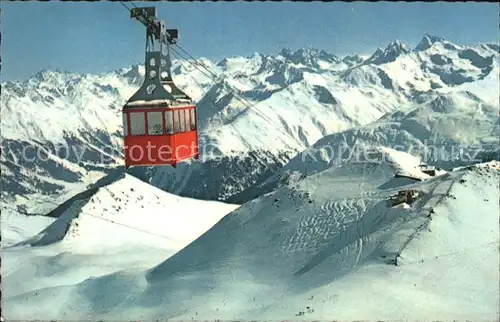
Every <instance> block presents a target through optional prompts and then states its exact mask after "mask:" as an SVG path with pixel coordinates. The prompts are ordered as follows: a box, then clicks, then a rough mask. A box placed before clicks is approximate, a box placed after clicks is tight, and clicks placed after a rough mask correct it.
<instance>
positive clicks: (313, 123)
mask: <svg viewBox="0 0 500 322" xmlns="http://www.w3.org/2000/svg"><path fill="white" fill-rule="evenodd" d="M499 57H500V55H499V53H498V45H492V44H480V45H475V46H461V45H456V44H452V43H451V42H448V41H446V40H444V39H441V38H439V37H434V36H430V35H425V36H424V37H423V39H422V41H421V42H420V44H419V45H418V46H417V47H416V48H415V49H414V50H409V49H408V47H407V46H406V45H404V44H402V43H401V42H400V41H395V42H392V43H390V44H389V45H388V46H387V47H386V48H385V49H380V50H377V51H376V52H375V53H374V54H373V55H372V56H371V57H369V58H368V59H366V60H363V59H361V58H360V57H359V56H356V55H353V56H347V57H343V58H342V57H337V56H335V55H333V54H331V53H327V52H325V51H322V50H314V49H300V50H298V51H295V52H293V51H291V50H288V49H284V50H282V51H281V52H280V53H279V54H277V55H262V54H254V55H252V56H250V57H230V58H225V59H223V60H221V61H219V62H211V61H209V60H207V59H200V60H198V61H196V62H195V64H191V65H190V64H188V63H186V62H175V63H174V68H173V73H174V78H175V81H176V82H177V84H178V85H179V87H181V88H182V89H183V90H184V91H186V92H187V93H188V94H189V95H191V96H192V97H193V98H194V99H196V100H198V104H197V105H198V108H199V124H200V126H201V129H202V131H201V134H200V142H201V143H202V145H203V146H202V149H201V150H202V160H201V162H193V163H186V164H184V165H183V166H182V167H180V168H178V169H172V168H165V167H161V168H154V169H135V170H134V172H133V173H134V175H136V176H137V177H140V178H141V179H142V180H144V181H147V182H151V183H152V184H154V185H155V186H157V187H161V188H162V189H165V190H167V191H175V192H176V193H178V194H180V195H183V196H191V197H197V198H210V199H227V198H229V197H231V196H233V195H235V194H238V193H241V192H242V191H244V190H245V189H247V188H250V187H252V186H253V185H255V184H257V183H259V182H260V181H262V180H264V179H265V178H267V177H268V176H269V175H270V174H272V173H273V172H275V171H276V170H277V169H279V168H281V167H282V166H283V165H284V164H286V163H287V161H288V160H290V159H291V158H292V157H293V156H294V155H295V154H296V153H297V152H299V151H302V150H304V149H306V148H308V147H310V146H312V145H313V144H314V143H315V142H316V141H318V140H319V139H321V138H323V137H324V136H326V135H331V134H334V133H339V132H342V131H347V130H349V129H352V128H353V127H355V128H360V127H362V126H364V125H367V124H369V123H372V122H374V121H377V120H378V119H380V118H381V117H385V118H387V117H391V116H390V115H393V113H394V112H395V111H397V110H399V109H400V108H402V107H408V108H411V107H412V106H414V107H415V106H422V104H425V103H424V102H428V103H429V104H431V103H430V102H433V100H432V99H431V97H443V100H445V102H444V103H443V104H444V106H447V107H446V108H448V109H451V110H456V113H455V121H454V122H455V123H453V124H452V123H446V122H447V121H448V119H447V118H446V117H444V118H443V119H442V120H441V121H440V123H439V126H440V127H441V128H440V130H439V131H442V132H443V133H444V132H446V133H451V132H453V131H454V128H453V126H454V124H456V122H458V123H467V122H469V121H470V118H469V115H470V113H473V112H472V111H473V109H474V108H475V109H476V111H477V113H483V112H481V111H484V114H476V115H482V116H480V117H479V120H478V122H486V123H488V124H489V123H492V122H493V123H494V122H497V124H498V121H497V116H496V115H494V114H492V113H491V111H492V109H495V108H498V96H499V95H498V94H499V93H498V88H499V80H498V77H497V76H496V75H498V72H499ZM200 64H202V65H204V66H206V67H207V68H208V69H209V70H210V71H211V73H213V74H214V75H216V76H217V77H216V79H215V80H211V79H210V78H209V77H207V76H206V75H205V74H204V73H202V72H201V71H200V70H199V69H197V68H195V67H196V66H199V65H200ZM142 78H143V67H142V66H141V65H136V66H132V67H128V68H123V69H121V70H117V71H113V72H110V73H106V74H101V75H79V74H74V73H70V72H62V71H47V70H44V71H41V72H39V73H37V74H36V75H34V76H33V77H31V78H30V79H29V80H26V81H25V82H7V83H4V84H2V94H1V104H2V120H1V122H2V124H1V126H2V133H1V136H2V163H1V170H2V197H3V198H4V199H3V200H6V201H8V202H9V203H13V204H17V205H23V206H24V207H25V208H23V209H24V210H23V211H25V212H28V213H43V212H47V211H49V210H51V209H52V208H53V206H51V203H52V204H53V202H54V200H56V202H57V203H61V202H63V201H64V200H66V199H67V198H68V197H70V196H72V195H74V194H76V193H78V192H80V191H84V190H85V189H86V186H87V185H88V184H90V183H92V182H94V181H95V180H97V179H99V178H101V177H103V176H105V175H107V174H109V173H111V172H112V171H115V170H116V169H120V166H121V162H122V159H121V157H122V155H121V143H122V139H121V126H122V125H121V122H122V121H121V114H120V108H121V106H122V105H123V103H124V102H125V100H126V99H127V98H128V97H130V96H131V95H132V93H133V92H134V91H135V90H136V89H137V88H138V86H139V85H140V83H141V82H142ZM227 84H230V85H231V87H233V88H236V89H238V90H239V92H240V93H241V94H240V95H241V97H243V98H245V100H244V101H243V102H242V99H239V96H238V95H235V94H234V93H232V92H231V91H230V90H228V88H227ZM433 95H434V96H433ZM467 97H468V98H467ZM463 100H465V101H467V106H468V108H469V109H468V110H467V111H468V112H466V113H465V114H463V116H464V117H463V118H461V119H460V117H461V116H460V113H461V111H462V110H463V108H462V107H461V106H460V104H462V102H463ZM438 101H439V100H438ZM438 101H436V102H435V104H438ZM438 105H439V104H438ZM428 106H430V105H428ZM483 106H484V108H483ZM423 108H424V107H423ZM446 108H445V109H446ZM424 109H425V108H424ZM442 112H443V113H444V114H446V113H447V111H446V110H443V111H442ZM437 113H441V112H439V111H438V112H437ZM467 113H469V114H467ZM466 114H467V116H465V115H466ZM483 116H484V117H483ZM422 117H424V116H422ZM490 117H491V118H490ZM408 120H409V121H408V122H410V123H411V117H409V118H408ZM379 122H380V121H379ZM431 125H433V124H430V123H429V124H427V125H426V126H431ZM405 126H406V125H405ZM408 126H410V125H408ZM415 126H417V125H415ZM352 131H354V130H352ZM413 131H417V129H416V128H414V129H413ZM386 132H387V131H386ZM431 132H433V133H436V132H435V131H434V129H433V130H432V131H431ZM470 134H471V132H469V133H459V132H457V133H456V135H455V141H454V142H460V143H463V144H468V143H469V141H470V139H471V137H472V136H471V135H470ZM373 135H374V136H377V135H378V136H379V137H380V136H381V135H383V134H377V133H375V134H373ZM413 135H416V134H415V133H414V134H413ZM426 135H428V136H429V140H432V139H433V138H435V136H433V135H434V134H430V133H427V134H426ZM460 136H463V137H464V138H465V139H464V140H465V141H464V140H462V138H461V137H460ZM486 136H487V133H483V134H481V137H482V138H483V139H482V140H483V141H484V140H486V141H488V138H487V137H486ZM417 137H418V139H419V140H421V139H422V137H420V136H418V135H417ZM387 139H388V140H390V139H391V138H390V137H389V138H387ZM379 141H380V140H379ZM382 141H383V140H382ZM388 142H389V143H390V141H388ZM491 142H492V139H490V143H491ZM476 143H478V142H476ZM23 155H24V157H23ZM221 158H222V160H221ZM236 177H237V178H238V180H235V178H236ZM200 182H202V184H200ZM207 191H209V192H207ZM243 201H244V200H243Z"/></svg>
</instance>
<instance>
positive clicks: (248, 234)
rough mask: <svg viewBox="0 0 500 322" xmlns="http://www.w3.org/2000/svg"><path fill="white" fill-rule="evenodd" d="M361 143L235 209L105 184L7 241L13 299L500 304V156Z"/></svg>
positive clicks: (371, 314)
mask: <svg viewBox="0 0 500 322" xmlns="http://www.w3.org/2000/svg"><path fill="white" fill-rule="evenodd" d="M365 152H367V151H365ZM362 157H363V158H362V159H360V160H359V162H353V161H350V162H346V163H345V164H343V165H341V166H338V167H335V166H334V167H323V168H322V169H321V167H322V164H321V162H320V161H319V160H318V161H315V162H312V163H311V164H310V166H311V167H313V168H316V169H317V171H316V173H314V174H309V175H308V174H307V173H301V175H300V176H299V178H297V180H294V181H293V182H289V183H287V184H285V185H282V186H280V187H279V188H278V189H276V190H275V191H273V192H272V193H270V194H266V195H263V196H260V197H259V198H257V199H255V200H252V201H250V202H247V203H246V204H245V205H243V206H241V207H239V208H237V209H235V208H236V206H232V205H221V204H220V203H218V202H212V203H210V202H207V201H193V200H188V199H186V198H179V197H176V196H172V195H169V194H167V193H165V192H162V191H160V190H159V189H155V188H152V187H150V186H148V185H147V184H145V183H141V182H140V181H139V180H137V179H135V178H132V177H130V176H126V177H124V178H121V179H118V180H116V181H114V182H113V183H111V184H109V185H104V186H102V187H101V188H100V189H99V190H98V191H97V192H96V193H95V194H93V195H92V196H90V197H89V198H87V199H85V200H83V199H82V200H80V201H75V202H74V203H72V206H71V207H70V208H68V209H66V210H64V209H63V210H62V212H63V213H62V214H61V216H60V217H59V218H58V219H56V220H55V221H54V223H52V224H51V225H50V226H48V227H47V228H46V229H44V230H42V231H41V232H40V233H39V234H37V235H35V237H33V238H30V239H28V240H26V241H23V242H21V243H18V245H17V246H15V247H10V248H7V249H5V248H4V250H3V256H2V286H3V289H2V294H3V295H4V298H3V311H2V315H3V317H4V318H6V319H11V318H15V319H33V318H34V317H36V318H37V319H43V320H45V319H47V320H49V319H61V318H62V319H67V320H122V319H137V320H139V319H140V320H154V319H159V318H162V319H175V320H200V319H203V320H209V319H210V320H214V319H220V320H250V319H258V320H264V319H265V320H284V319H286V320H292V319H293V320H326V319H331V318H332V317H335V319H342V320H360V319H363V320H365V319H377V320H379V319H382V320H402V319H404V320H428V319H435V318H436V317H438V318H439V319H443V320H452V319H457V318H465V319H470V320H494V319H495V318H496V317H497V315H498V302H499V300H500V298H499V294H500V292H499V288H498V283H496V281H498V278H499V277H500V276H499V272H498V261H499V254H498V247H499V245H498V234H499V229H498V220H499V214H500V209H499V205H498V202H497V200H498V198H499V186H498V182H499V179H500V163H499V162H490V163H483V164H479V165H475V166H469V167H465V168H461V169H455V170H454V171H450V172H447V171H438V172H437V173H435V174H434V176H433V175H432V174H429V173H427V172H424V171H423V170H422V169H421V168H419V164H420V162H421V160H419V159H418V158H415V157H413V156H411V155H409V154H407V153H405V152H398V151H395V150H392V149H389V148H376V149H374V150H373V151H371V153H363V154H362ZM397 175H400V176H401V175H404V176H406V177H397ZM409 177H412V178H413V179H410V178H409ZM195 202H196V203H198V204H196V205H195V204H194V203H195ZM142 207H144V208H142ZM104 208H106V209H104ZM119 208H121V209H119ZM231 208H232V209H231ZM200 209H202V211H200ZM231 210H233V211H232V212H230V213H229V214H227V215H225V216H224V212H225V211H231ZM212 212H214V214H213V215H212V214H211V213H212ZM139 214H140V216H138V215H139ZM204 216H206V217H204ZM218 218H222V219H221V220H219V221H218V222H217V223H216V224H215V225H214V226H213V227H212V228H210V226H212V225H213V223H215V221H217V220H218ZM101 219H102V220H101ZM110 222H114V224H111V223H110ZM192 225H197V226H196V227H198V233H203V231H204V230H207V229H208V230H207V231H206V232H205V233H203V234H202V235H201V236H200V237H198V238H196V237H194V234H191V233H190V232H188V233H189V236H192V237H194V238H195V240H194V241H193V242H190V243H185V244H188V245H187V246H186V247H183V246H182V245H184V244H183V242H182V239H183V238H186V236H185V231H186V230H185V228H186V226H189V227H190V228H189V230H191V229H192V228H193V227H191V226H192ZM142 229H144V230H146V231H147V232H148V233H146V232H141V230H142ZM160 236H164V237H165V236H166V237H167V238H166V239H165V238H159V237H160ZM175 237H177V238H178V239H179V240H181V242H180V243H179V244H178V245H176V244H175V243H174V245H175V246H176V247H174V248H176V249H177V250H179V251H178V252H176V253H175V254H173V255H172V245H173V244H172V241H171V240H170V239H176V238H175ZM188 239H189V237H188ZM29 245H32V246H31V247H30V246H29ZM33 246H37V247H33ZM182 247H183V248H182ZM180 248H182V249H180ZM89 262H91V263H92V264H90V265H89ZM360 300H361V301H362V302H363V305H362V306H360V305H359V303H360ZM395 302H396V303H397V305H394V303H395ZM423 308H425V309H423Z"/></svg>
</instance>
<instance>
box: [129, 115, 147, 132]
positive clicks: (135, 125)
mask: <svg viewBox="0 0 500 322" xmlns="http://www.w3.org/2000/svg"><path fill="white" fill-rule="evenodd" d="M145 121H146V120H145V118H144V113H143V112H132V113H130V134H132V135H145V134H146V122H145Z"/></svg>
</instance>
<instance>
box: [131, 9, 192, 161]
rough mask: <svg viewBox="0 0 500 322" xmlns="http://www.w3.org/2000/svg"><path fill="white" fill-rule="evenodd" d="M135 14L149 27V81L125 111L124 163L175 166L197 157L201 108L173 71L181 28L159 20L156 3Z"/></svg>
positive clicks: (146, 66)
mask: <svg viewBox="0 0 500 322" xmlns="http://www.w3.org/2000/svg"><path fill="white" fill-rule="evenodd" d="M130 16H131V18H135V19H137V20H139V21H140V22H141V23H143V24H144V25H145V26H146V57H145V59H146V60H145V75H144V82H143V83H142V85H141V87H140V88H139V90H138V91H137V92H136V93H135V94H134V95H132V97H131V98H130V99H129V100H128V101H127V103H126V104H125V106H124V107H123V109H122V114H123V136H124V155H125V167H126V168H129V167H130V166H158V165H172V166H174V167H175V166H176V165H177V164H178V163H179V162H182V161H185V160H188V159H193V158H194V159H198V158H199V152H198V131H197V115H196V106H195V104H194V102H193V101H192V99H191V98H190V97H189V96H188V95H186V94H185V93H184V92H182V91H181V90H180V89H179V88H177V87H176V86H175V84H174V82H173V80H172V74H171V66H172V61H171V59H170V52H169V45H171V44H175V43H176V41H177V39H178V31H177V30H176V29H168V30H167V29H165V23H164V22H163V21H158V20H156V8H155V7H145V8H134V9H132V10H131V11H130ZM155 40H156V41H158V43H159V50H157V51H155V48H154V47H155Z"/></svg>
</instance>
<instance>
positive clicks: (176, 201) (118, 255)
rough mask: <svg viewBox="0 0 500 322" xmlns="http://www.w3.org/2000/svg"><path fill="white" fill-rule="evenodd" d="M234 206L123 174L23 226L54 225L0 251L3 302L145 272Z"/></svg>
mask: <svg viewBox="0 0 500 322" xmlns="http://www.w3.org/2000/svg"><path fill="white" fill-rule="evenodd" d="M237 207H238V206H237V205H229V204H223V203H218V202H213V201H201V200H192V199H187V198H182V197H178V196H175V195H171V194H169V193H166V192H164V191H161V190H159V189H157V188H154V187H152V186H150V185H148V184H146V183H144V182H142V181H140V180H139V179H137V178H134V177H132V176H129V175H125V176H123V177H122V178H119V179H118V180H116V181H114V182H112V183H110V184H109V185H105V186H103V187H101V188H99V189H97V190H96V191H95V192H94V193H93V194H92V195H89V196H88V197H87V198H82V199H79V200H74V201H72V202H71V204H70V205H69V207H67V208H64V209H61V214H58V218H57V219H55V220H54V219H51V218H46V217H39V216H36V217H34V218H30V219H29V221H28V220H25V221H24V223H28V224H29V225H30V226H31V227H30V228H31V231H32V232H33V229H34V227H33V225H35V224H37V221H40V220H41V218H46V219H48V220H51V221H52V222H51V223H50V224H49V223H47V224H46V226H45V227H43V228H42V229H40V230H39V231H36V232H35V233H34V234H32V235H31V236H28V237H29V238H23V239H22V240H17V242H16V243H12V242H11V243H10V244H11V245H9V246H8V247H3V250H2V259H3V261H2V278H3V279H2V286H3V290H4V292H7V293H4V299H5V298H7V297H8V296H12V295H14V294H21V293H23V292H28V291H31V290H36V289H37V288H38V287H40V285H44V287H49V286H50V287H64V285H66V284H67V283H74V282H75V281H76V280H80V281H84V280H85V279H86V278H88V277H89V276H101V275H105V274H109V273H113V272H116V271H119V270H122V269H129V268H133V267H135V268H139V267H143V268H144V269H145V268H147V267H150V266H151V265H155V264H156V263H158V262H159V261H161V260H164V259H165V258H167V257H169V256H171V255H172V254H174V253H175V252H177V251H179V250H180V249H182V248H183V247H185V246H186V245H188V244H189V243H190V242H191V241H193V240H194V239H196V238H197V237H198V236H200V235H201V234H203V233H204V232H205V231H206V230H207V229H209V228H210V227H211V226H212V225H214V224H215V223H216V222H217V221H219V220H220V219H221V218H222V217H224V216H225V215H226V214H227V213H229V212H231V211H232V210H234V209H235V208H237ZM61 208H62V207H61ZM57 210H58V209H56V211H57ZM48 220H47V221H48ZM10 223H11V224H12V221H11V222H10ZM37 226H38V227H40V226H41V225H39V224H38V225H37ZM10 229H11V227H4V226H3V225H2V236H3V235H4V233H5V232H7V236H9V235H8V234H9V233H10V234H12V233H11V232H10ZM11 240H12V241H14V240H15V239H14V238H11ZM26 247H27V248H26ZM28 276H29V278H28ZM7 290H10V291H7ZM10 292H14V293H10ZM6 294H10V295H7V296H5V295H6ZM4 307H5V306H4ZM5 316H6V315H5Z"/></svg>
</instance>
